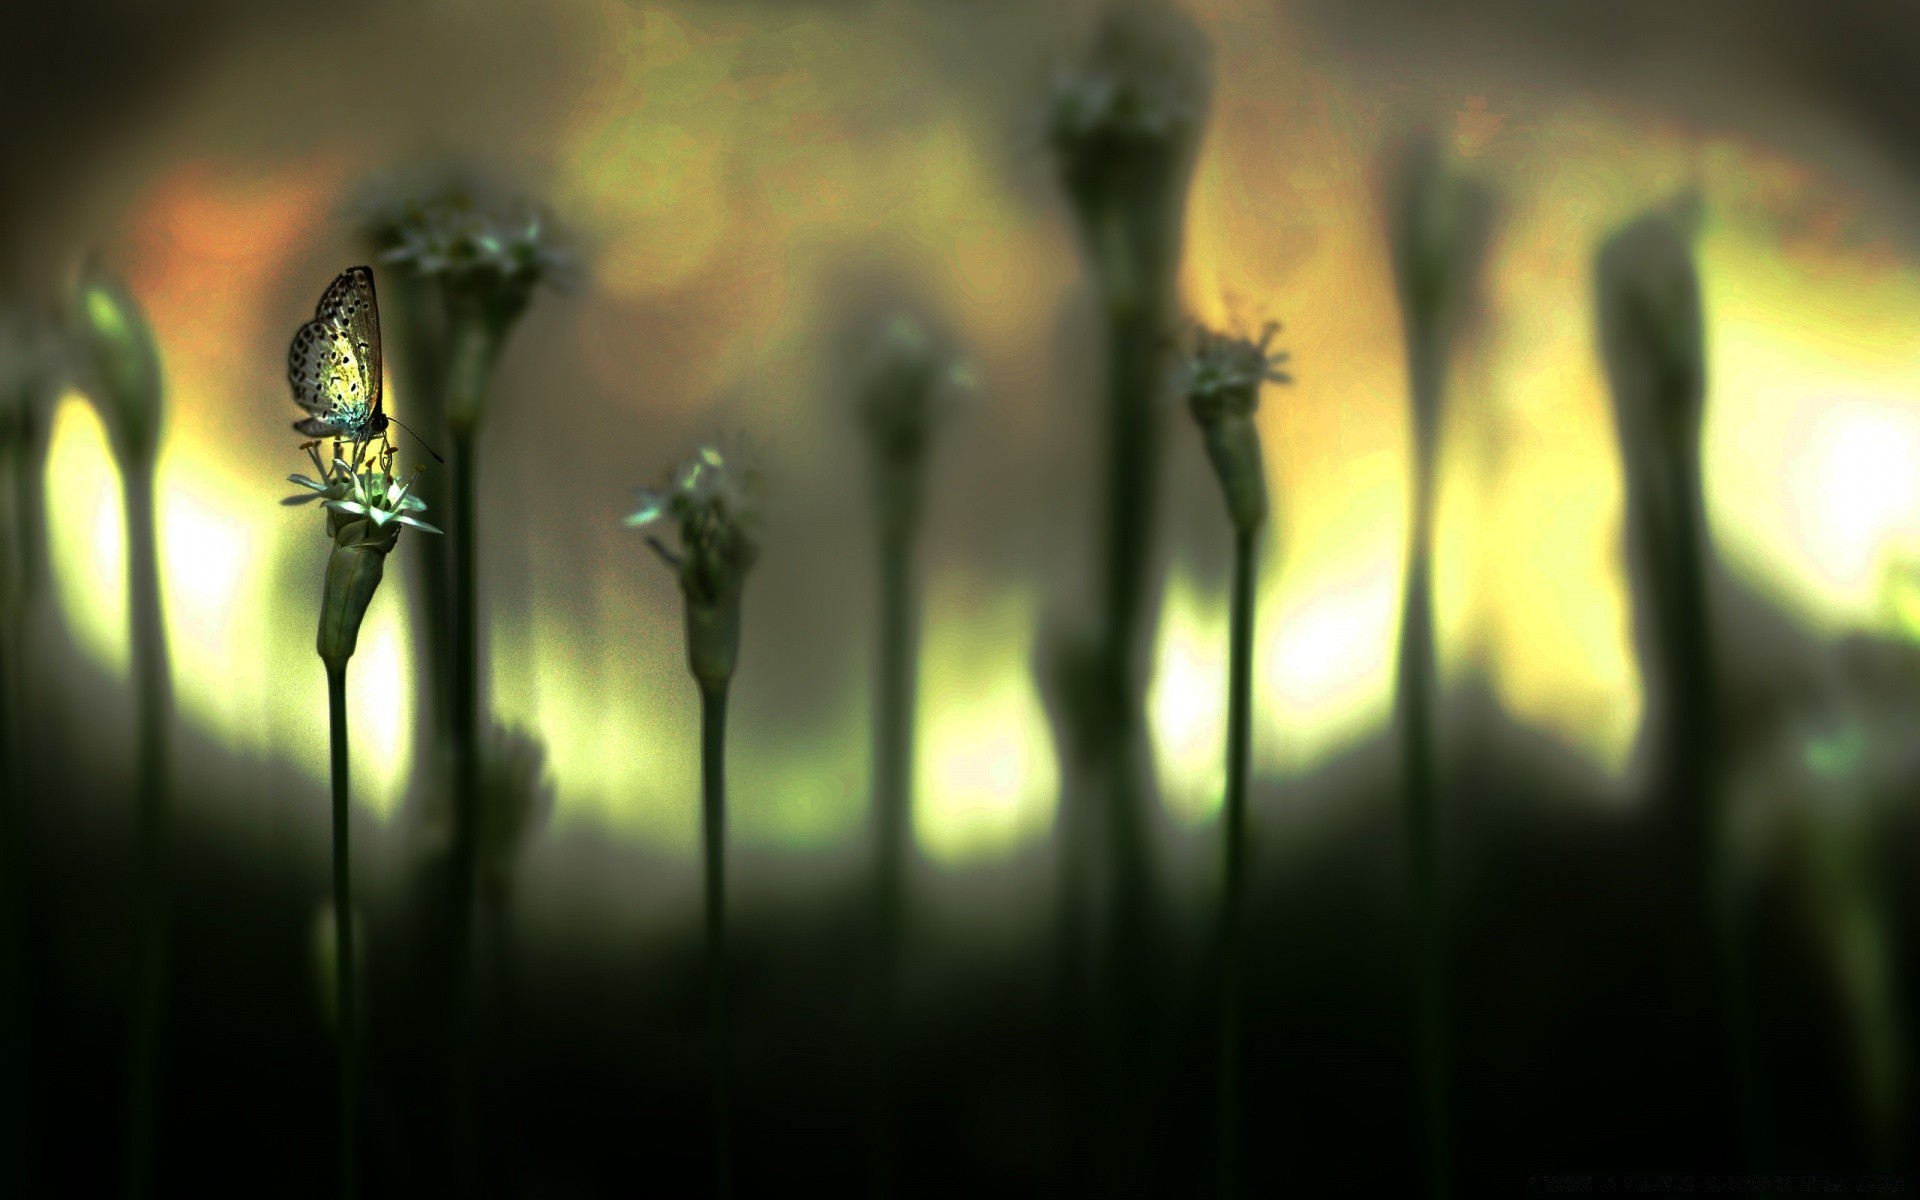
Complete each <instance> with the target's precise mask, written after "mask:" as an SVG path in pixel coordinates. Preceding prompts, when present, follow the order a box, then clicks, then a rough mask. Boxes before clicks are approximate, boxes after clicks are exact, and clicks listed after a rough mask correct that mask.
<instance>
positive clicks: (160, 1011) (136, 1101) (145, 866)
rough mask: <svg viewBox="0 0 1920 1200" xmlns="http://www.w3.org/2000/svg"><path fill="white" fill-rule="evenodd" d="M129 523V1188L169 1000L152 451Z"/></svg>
mask: <svg viewBox="0 0 1920 1200" xmlns="http://www.w3.org/2000/svg"><path fill="white" fill-rule="evenodd" d="M122 467H123V472H124V479H125V484H124V502H125V510H126V530H127V611H128V620H129V624H130V636H129V641H130V643H131V647H132V658H133V687H134V706H135V719H136V721H137V729H136V735H135V759H134V761H135V772H136V780H135V789H136V796H137V803H138V808H137V810H136V813H135V818H134V819H135V827H136V832H135V841H134V905H135V910H134V920H135V928H136V936H135V941H134V945H135V955H136V958H135V964H134V1010H133V1051H132V1053H133V1058H132V1063H131V1068H130V1073H129V1077H128V1078H129V1095H128V1124H127V1158H126V1163H125V1170H126V1178H125V1185H126V1191H127V1193H128V1194H129V1195H133V1196H144V1195H147V1194H149V1193H150V1191H151V1189H152V1187H153V1163H154V1142H155V1131H154V1122H155V1118H156V1114H157V1092H158V1087H159V1077H160V1032H161V1026H162V1022H163V1020H164V1012H165V1005H166V976H167V971H166V962H167V916H166V910H167V881H166V854H167V823H168V820H167V819H168V813H167V808H168V802H167V784H168V770H169V765H168V748H167V729H168V723H169V722H168V709H169V707H170V705H171V689H170V687H169V684H168V679H167V644H166V626H165V623H164V620H163V618H162V615H161V608H160V565H159V554H158V550H157V547H156V534H155V529H154V505H153V493H154V469H153V459H152V457H151V456H150V455H144V456H143V455H129V456H127V461H125V462H124V463H123V464H122Z"/></svg>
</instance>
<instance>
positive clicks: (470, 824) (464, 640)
mask: <svg viewBox="0 0 1920 1200" xmlns="http://www.w3.org/2000/svg"><path fill="white" fill-rule="evenodd" d="M473 443H474V438H473V431H472V430H471V429H463V428H456V429H455V431H454V434H453V528H452V536H453V688H452V697H453V722H452V725H453V738H454V741H453V747H454V775H453V885H454V894H453V903H454V932H455V937H456V941H455V943H454V954H455V961H456V962H457V963H460V964H464V962H465V959H466V955H467V948H466V943H467V940H468V936H469V933H470V927H471V924H472V909H473V890H474V882H475V873H476V867H477V861H476V855H477V853H478V848H479V838H478V829H477V816H478V813H477V808H478V804H479V795H480V694H479V693H480V661H479V660H480V646H479V636H480V635H479V603H478V598H477V596H476V591H477V587H476V582H475V567H474V546H473V534H474V530H473V519H474V518H473V510H474V504H473V500H474V471H475V465H476V464H475V463H474V445H473Z"/></svg>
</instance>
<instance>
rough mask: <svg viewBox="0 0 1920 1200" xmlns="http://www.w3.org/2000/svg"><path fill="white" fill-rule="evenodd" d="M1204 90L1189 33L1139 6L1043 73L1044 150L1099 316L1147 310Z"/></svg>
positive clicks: (1170, 15)
mask: <svg viewBox="0 0 1920 1200" xmlns="http://www.w3.org/2000/svg"><path fill="white" fill-rule="evenodd" d="M1207 91H1208V81H1207V78H1206V61H1205V49H1204V45H1203V44H1202V43H1201V42H1200V39H1199V38H1198V36H1197V35H1196V33H1195V31H1194V30H1193V28H1192V26H1191V24H1190V23H1189V22H1187V21H1185V20H1184V18H1182V17H1180V16H1179V14H1177V13H1175V12H1174V11H1173V10H1172V9H1170V8H1168V7H1165V6H1161V5H1149V4H1145V3H1134V4H1125V5H1120V6H1117V7H1115V8H1114V9H1113V10H1112V11H1111V12H1110V13H1109V14H1108V16H1107V17H1106V19H1105V21H1104V23H1103V24H1102V25H1101V27H1100V30H1099V33H1098V34H1097V35H1096V36H1095V38H1094V42H1093V44H1092V46H1091V48H1090V49H1089V51H1088V53H1087V54H1086V55H1085V56H1084V58H1082V59H1081V60H1080V61H1079V62H1077V63H1073V64H1062V65H1061V66H1059V67H1058V68H1056V70H1055V72H1054V75H1053V81H1052V88H1051V94H1050V97H1049V101H1048V105H1047V112H1046V131H1047V140H1048V142H1049V144H1050V145H1051V146H1052V148H1053V151H1054V157H1055V159H1056V160H1057V162H1058V164H1059V168H1060V175H1061V182H1062V183H1063V185H1064V186H1065V189H1066V193H1067V197H1068V199H1069V200H1071V201H1072V203H1073V206H1074V209H1075V212H1076V215H1077V216H1078V218H1079V222H1080V225H1081V233H1082V236H1083V237H1085V238H1086V239H1087V242H1088V248H1089V250H1090V252H1091V253H1092V255H1093V257H1094V259H1095V262H1096V263H1097V264H1098V266H1099V269H1100V275H1101V280H1102V284H1103V286H1104V287H1105V289H1106V291H1107V302H1108V305H1109V306H1110V307H1113V308H1130V307H1133V306H1136V305H1139V304H1143V303H1150V302H1151V300H1152V293H1153V292H1154V291H1155V290H1156V289H1157V288H1158V287H1159V286H1160V282H1161V280H1162V276H1164V275H1165V274H1166V273H1167V272H1168V270H1169V269H1170V266H1171V262H1172V258H1173V254H1174V248H1175V246H1176V244H1177V240H1178V235H1179V228H1180V220H1181V213H1180V204H1181V199H1182V195H1183V190H1184V185H1185V181H1186V176H1187V172H1188V170H1189V169H1190V167H1191V165H1192V159H1193V151H1194V147H1195V144H1196V142H1197V135H1198V130H1199V127H1200V122H1201V117H1202V116H1203V115H1204V112H1205V109H1206V101H1207Z"/></svg>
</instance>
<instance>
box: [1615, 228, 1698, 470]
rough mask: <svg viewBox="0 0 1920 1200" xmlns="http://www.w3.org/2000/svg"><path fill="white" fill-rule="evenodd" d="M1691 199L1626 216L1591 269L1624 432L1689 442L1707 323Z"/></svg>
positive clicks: (1636, 438) (1629, 436) (1635, 439)
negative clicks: (1631, 217)
mask: <svg viewBox="0 0 1920 1200" xmlns="http://www.w3.org/2000/svg"><path fill="white" fill-rule="evenodd" d="M1696 212H1697V210H1696V209H1695V208H1694V206H1693V202H1692V201H1691V200H1690V199H1689V198H1683V199H1682V200H1681V201H1680V202H1679V203H1678V204H1677V205H1676V206H1675V207H1674V208H1672V209H1668V210H1661V211H1655V212H1652V213H1648V214H1646V215H1644V216H1642V217H1639V218H1638V219H1636V220H1634V221H1632V222H1629V223H1628V224H1627V225H1625V226H1623V227H1622V228H1621V229H1620V230H1619V231H1617V232H1616V233H1614V234H1613V236H1611V237H1609V238H1608V239H1607V240H1606V242H1605V243H1604V244H1603V245H1602V246H1601V248H1600V253H1599V257H1598V259H1597V260H1596V263H1595V268H1594V275H1595V287H1596V289H1597V292H1598V296H1597V302H1598V307H1599V313H1600V347H1601V352H1602V354H1603V356H1604V358H1605V360H1606V366H1607V375H1608V378H1609V381H1610V382H1611V383H1612V385H1613V392H1614V397H1615V402H1616V405H1617V406H1618V408H1619V412H1618V417H1619V420H1620V423H1621V429H1622V434H1623V438H1624V439H1625V440H1627V441H1628V442H1629V443H1630V444H1629V445H1628V446H1627V447H1626V449H1627V450H1628V451H1629V452H1632V451H1633V450H1634V449H1635V448H1637V446H1638V445H1639V444H1641V443H1642V442H1644V441H1645V440H1646V439H1648V438H1652V439H1656V444H1659V445H1665V446H1671V447H1676V448H1684V447H1691V446H1693V445H1694V444H1695V442H1696V441H1697V439H1698V437H1699V433H1700V422H1701V418H1702V415H1703V412H1704V405H1705V400H1706V379H1707V368H1706V347H1705V341H1706V337H1705V329H1704V322H1703V320H1702V317H1701V309H1700V277H1699V273H1698V272H1697V271H1696V270H1695V268H1694V261H1693V245H1692V225H1693V222H1694V220H1695V217H1696Z"/></svg>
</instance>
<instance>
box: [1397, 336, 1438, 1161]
mask: <svg viewBox="0 0 1920 1200" xmlns="http://www.w3.org/2000/svg"><path fill="white" fill-rule="evenodd" d="M1423 373H1424V372H1423ZM1416 386H1418V385H1416ZM1432 488H1433V462H1432V458H1431V456H1429V455H1423V456H1421V458H1420V460H1419V463H1418V465H1417V467H1416V480H1415V489H1414V509H1413V512H1414V528H1413V535H1412V539H1411V540H1412V548H1411V552H1410V554H1409V556H1408V562H1407V578H1406V591H1405V594H1404V596H1403V599H1402V605H1403V607H1402V616H1401V625H1400V678H1399V686H1398V687H1397V688H1396V689H1395V695H1396V698H1397V701H1398V706H1399V709H1400V712H1399V714H1398V715H1399V724H1400V734H1401V755H1402V760H1401V770H1402V772H1403V774H1404V777H1405V789H1406V807H1407V847H1408V849H1407V862H1408V880H1409V903H1410V905H1411V908H1412V914H1413V942H1414V1021H1415V1042H1416V1045H1417V1047H1418V1053H1419V1062H1420V1097H1421V1114H1422V1129H1423V1132H1424V1140H1425V1142H1426V1161H1427V1171H1428V1181H1427V1185H1428V1186H1427V1192H1428V1195H1430V1196H1435V1197H1439V1196H1445V1195H1447V1194H1449V1192H1450V1191H1451V1179H1452V1168H1451V1165H1450V1163H1449V1161H1448V1147H1449V1144H1450V1143H1449V1134H1448V1113H1447V1094H1448V1079H1447V1076H1448V1064H1447V1037H1446V1030H1447V1019H1446V1009H1445V1002H1446V958H1445V952H1444V949H1443V947H1442V945H1441V938H1442V936H1443V931H1444V929H1445V922H1444V921H1443V920H1442V918H1441V913H1440V902H1441V897H1440V887H1439V855H1438V852H1437V848H1436V846H1435V844H1434V843H1435V821H1436V814H1435V807H1436V800H1435V793H1436V790H1437V789H1436V784H1435V779H1434V761H1433V716H1432V700H1431V694H1432V689H1433V669H1434V644H1433V609H1432V603H1433V579H1432V576H1433V568H1432V562H1433V557H1432V555H1433V551H1432V540H1433V505H1432Z"/></svg>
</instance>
